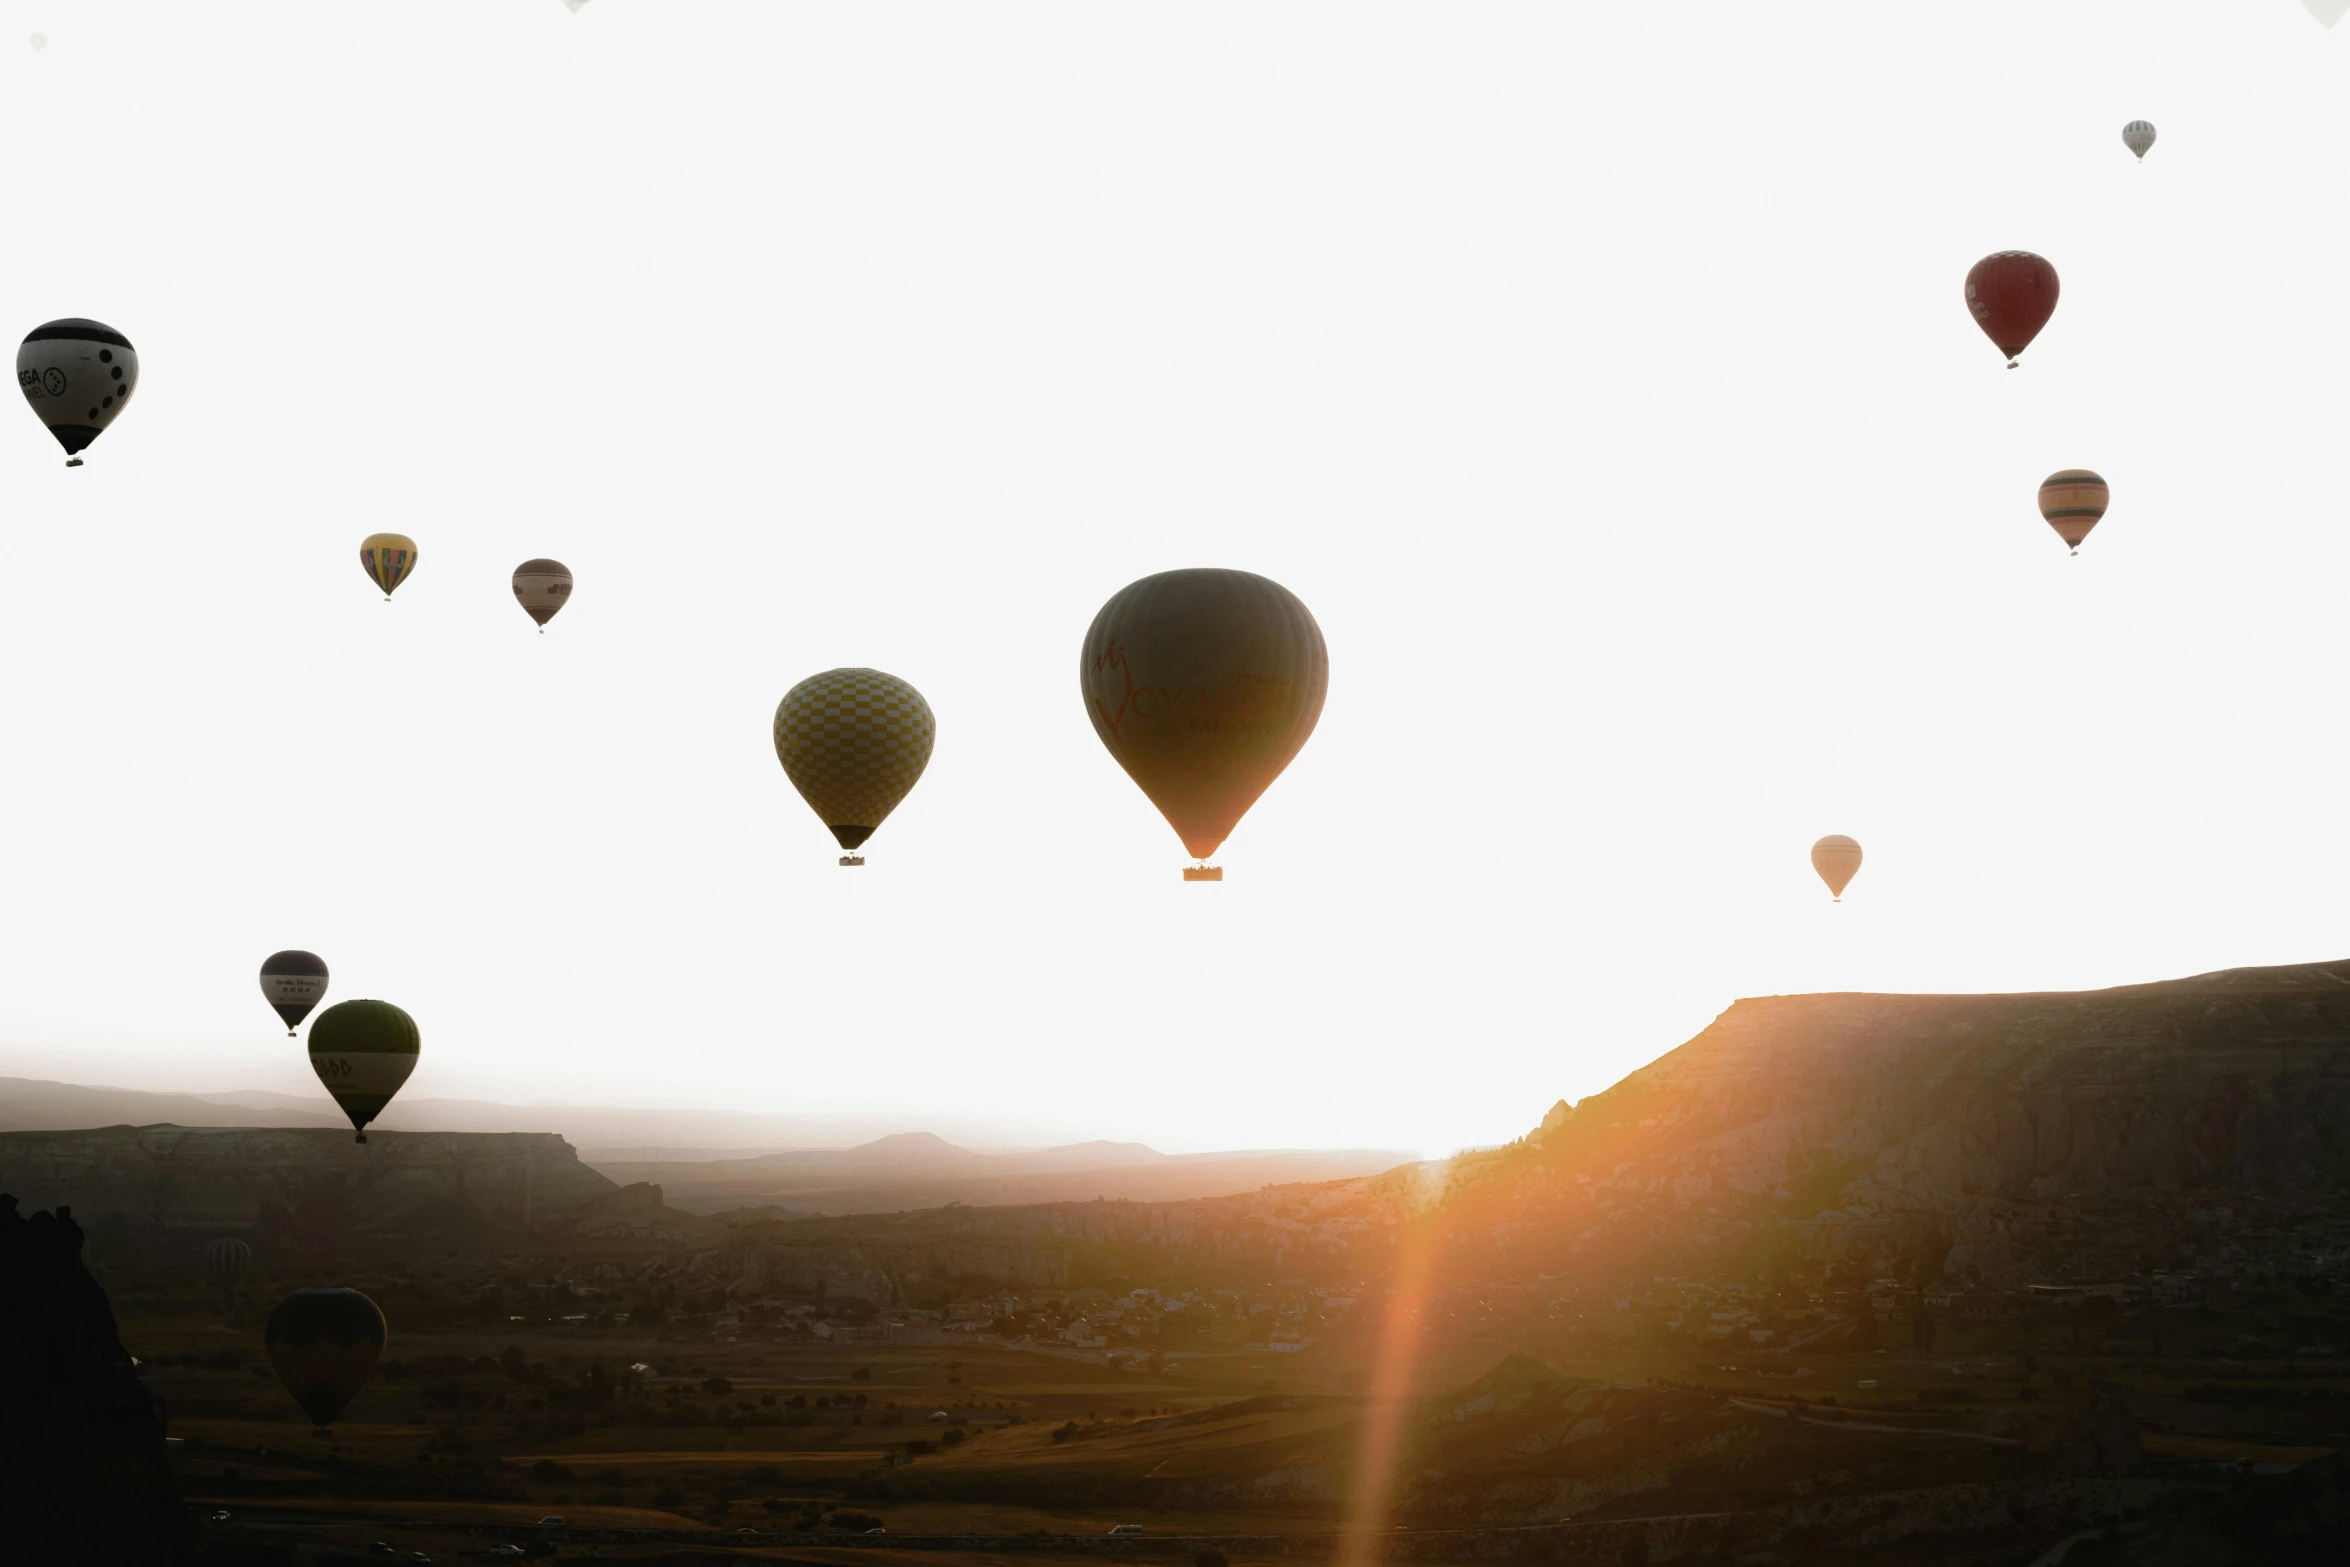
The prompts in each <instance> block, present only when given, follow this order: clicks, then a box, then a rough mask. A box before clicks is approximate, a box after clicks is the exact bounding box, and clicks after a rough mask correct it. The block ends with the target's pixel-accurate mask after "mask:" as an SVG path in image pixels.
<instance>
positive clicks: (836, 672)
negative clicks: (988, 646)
mask: <svg viewBox="0 0 2350 1567" xmlns="http://www.w3.org/2000/svg"><path fill="white" fill-rule="evenodd" d="M937 733H938V721H937V720H936V719H934V718H933V717H932V716H931V713H930V704H929V703H928V702H925V701H923V700H922V693H921V692H919V691H917V690H915V689H914V688H913V687H912V686H910V685H908V684H906V682H904V681H903V680H900V679H899V678H898V677H897V676H895V675H885V674H883V673H882V672H881V671H880V670H878V669H828V670H826V671H824V673H822V674H821V675H810V676H809V677H808V678H807V679H805V680H803V681H801V682H800V683H799V684H798V685H796V686H793V687H792V688H791V689H790V690H789V691H787V692H785V693H784V696H783V700H782V701H781V702H779V703H777V704H776V706H775V756H776V760H778V761H780V762H782V763H783V771H784V774H785V775H786V776H787V777H789V778H790V779H791V781H792V787H793V788H795V789H797V790H799V791H800V798H802V799H804V800H806V801H807V802H808V804H809V806H810V807H811V808H812V809H813V810H814V811H815V812H816V815H817V816H818V818H819V819H821V820H822V821H823V823H824V825H825V826H827V827H829V828H831V829H832V835H833V836H834V837H835V838H837V839H839V840H840V846H841V847H842V848H843V849H846V850H851V851H853V850H855V849H856V848H857V847H858V846H859V845H861V844H862V843H864V841H865V840H866V839H867V838H870V837H872V836H873V829H874V828H876V827H879V826H880V825H881V824H882V821H883V820H884V819H885V818H886V817H888V815H889V813H890V812H892V811H894V810H896V809H897V807H898V802H899V801H901V800H903V799H904V798H905V797H906V792H907V791H908V790H910V789H912V788H913V787H914V784H915V781H916V780H917V779H919V778H920V777H921V776H922V769H923V768H925V767H928V766H929V765H930V745H931V742H932V740H933V739H935V738H936V737H937ZM840 862H841V864H843V865H862V864H864V863H865V857H864V856H863V855H861V854H857V853H854V852H851V853H847V854H843V855H842V856H841V857H840Z"/></svg>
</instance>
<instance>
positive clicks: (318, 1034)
mask: <svg viewBox="0 0 2350 1567" xmlns="http://www.w3.org/2000/svg"><path fill="white" fill-rule="evenodd" d="M419 1048H420V1041H419V1040H418V1038H417V1034H416V1020H415V1019H414V1018H412V1017H410V1016H409V1015H408V1014H407V1013H405V1012H403V1011H401V1010H400V1009H399V1008H398V1007H396V1006H393V1005H392V1004H391V1003H390V1002H389V1001H340V1002H337V1003H336V1004H335V1005H333V1006H331V1007H328V1008H327V1009H326V1010H325V1011H324V1012H321V1013H319V1014H318V1021H317V1022H315V1023H313V1024H311V1025H310V1069H311V1070H312V1071H314V1072H316V1073H317V1074H318V1080H319V1081H320V1082H322V1083H324V1084H325V1085H326V1091H327V1092H328V1093H330V1094H332V1095H334V1096H335V1103H336V1104H338V1105H341V1106H342V1107H343V1114H345V1115H347V1116H349V1117H350V1118H351V1125H352V1127H353V1128H354V1129H356V1130H357V1131H358V1133H359V1135H358V1136H357V1137H356V1138H354V1139H353V1141H355V1142H362V1143H363V1142H365V1141H367V1123H368V1122H370V1121H372V1120H374V1119H375V1118H376V1117H377V1116H379V1115H381V1114H383V1109H384V1106H385V1105H387V1104H390V1103H391V1102H392V1095H394V1094H396V1093H398V1092H399V1091H400V1085H401V1084H402V1083H405V1082H406V1081H408V1074H409V1073H411V1072H413V1071H415V1070H416V1053H417V1050H418V1049H419Z"/></svg>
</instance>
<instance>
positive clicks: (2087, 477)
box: [2040, 468, 2113, 555]
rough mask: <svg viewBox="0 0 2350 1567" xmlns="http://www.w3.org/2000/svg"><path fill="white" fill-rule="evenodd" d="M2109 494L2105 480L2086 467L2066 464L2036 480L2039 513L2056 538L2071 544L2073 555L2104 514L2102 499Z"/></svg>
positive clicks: (2105, 499) (2079, 551) (2110, 492)
mask: <svg viewBox="0 0 2350 1567" xmlns="http://www.w3.org/2000/svg"><path fill="white" fill-rule="evenodd" d="M2112 498H2113V492H2112V491H2110V490H2108V489H2107V488H2106V487H2105V481H2104V480H2103V479H2101V478H2099V477H2098V476H2097V475H2095V474H2093V473H2091V472H2090V471H2089V470H2088V469H2086V468H2067V469H2065V470H2064V472H2062V473H2052V474H2050V475H2049V476H2048V477H2047V478H2045V479H2042V480H2041V481H2040V515H2041V516H2043V517H2045V518H2047V519H2048V526H2050V527H2051V528H2054V529H2055V530H2056V536H2057V537H2058V538H2060V539H2062V540H2064V541H2065V543H2067V544H2070V545H2071V546H2072V547H2073V553H2074V554H2075V555H2078V554H2080V553H2081V541H2082V540H2083V539H2085V538H2087V537H2088V536H2089V530H2090V529H2091V528H2094V527H2096V526H2097V519H2098V518H2100V517H2102V516H2104V515H2105V507H2106V503H2107V502H2108V501H2110V500H2111V499H2112Z"/></svg>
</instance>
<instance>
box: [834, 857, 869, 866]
mask: <svg viewBox="0 0 2350 1567" xmlns="http://www.w3.org/2000/svg"><path fill="white" fill-rule="evenodd" d="M840 862H841V864H843V865H862V864H864V863H865V856H863V855H862V854H844V855H842V856H841V857H840Z"/></svg>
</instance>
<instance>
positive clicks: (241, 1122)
mask: <svg viewBox="0 0 2350 1567" xmlns="http://www.w3.org/2000/svg"><path fill="white" fill-rule="evenodd" d="M260 1097H262V1098H265V1099H272V1100H274V1099H279V1098H282V1097H283V1096H282V1095H276V1094H266V1095H262V1096H260ZM164 1121H168V1122H170V1123H172V1124H173V1125H175V1126H319V1127H324V1126H348V1125H350V1123H349V1122H348V1121H346V1120H344V1119H343V1118H342V1116H340V1115H338V1114H337V1113H336V1112H335V1110H334V1107H333V1106H332V1105H327V1106H324V1107H319V1106H316V1105H312V1106H309V1107H306V1108H299V1109H297V1108H292V1107H290V1105H289V1106H276V1105H271V1106H265V1107H253V1106H246V1105H241V1104H222V1103H218V1102H216V1101H215V1100H214V1099H213V1098H212V1097H211V1096H208V1095H199V1094H150V1093H143V1092H141V1091H139V1090H137V1089H131V1088H90V1087H85V1086H84V1085H82V1084H80V1083H51V1082H43V1081H41V1080H39V1079H37V1078H29V1077H0V1132H50V1131H73V1130H79V1129H82V1128H87V1127H98V1126H153V1125H155V1124H156V1123H158V1122H164Z"/></svg>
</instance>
